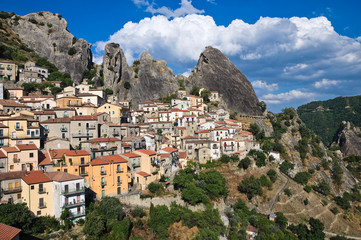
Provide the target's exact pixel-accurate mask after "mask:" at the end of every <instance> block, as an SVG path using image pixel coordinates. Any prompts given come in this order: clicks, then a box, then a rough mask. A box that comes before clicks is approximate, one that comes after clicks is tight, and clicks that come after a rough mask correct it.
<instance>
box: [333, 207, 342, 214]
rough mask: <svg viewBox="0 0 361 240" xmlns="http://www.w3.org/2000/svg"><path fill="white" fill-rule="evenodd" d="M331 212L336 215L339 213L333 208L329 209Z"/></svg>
mask: <svg viewBox="0 0 361 240" xmlns="http://www.w3.org/2000/svg"><path fill="white" fill-rule="evenodd" d="M331 212H332V213H333V214H335V215H337V214H338V213H339V212H340V211H339V210H338V208H337V207H333V208H332V209H331Z"/></svg>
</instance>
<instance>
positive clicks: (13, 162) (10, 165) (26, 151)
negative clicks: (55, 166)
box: [0, 144, 38, 172]
mask: <svg viewBox="0 0 361 240" xmlns="http://www.w3.org/2000/svg"><path fill="white" fill-rule="evenodd" d="M0 151H2V153H3V154H4V155H5V156H6V158H7V166H6V170H7V171H9V172H13V171H32V170H37V169H38V148H37V147H36V145H35V144H29V145H27V144H21V145H16V146H15V147H3V148H1V149H0Z"/></svg>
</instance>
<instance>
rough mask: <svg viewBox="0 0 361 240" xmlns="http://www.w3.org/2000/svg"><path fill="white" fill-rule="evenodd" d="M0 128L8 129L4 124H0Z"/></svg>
mask: <svg viewBox="0 0 361 240" xmlns="http://www.w3.org/2000/svg"><path fill="white" fill-rule="evenodd" d="M0 128H9V127H8V126H6V125H5V124H3V123H0Z"/></svg>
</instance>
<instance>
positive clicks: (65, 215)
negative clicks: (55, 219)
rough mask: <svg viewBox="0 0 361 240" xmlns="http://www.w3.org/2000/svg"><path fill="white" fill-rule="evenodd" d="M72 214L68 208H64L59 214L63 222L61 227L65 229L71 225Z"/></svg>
mask: <svg viewBox="0 0 361 240" xmlns="http://www.w3.org/2000/svg"><path fill="white" fill-rule="evenodd" d="M72 216H73V214H72V213H71V212H70V210H69V209H68V208H64V209H63V211H62V212H61V215H60V220H62V222H63V228H64V229H65V230H66V231H67V230H69V229H71V228H72V227H73V222H72V221H71V218H72Z"/></svg>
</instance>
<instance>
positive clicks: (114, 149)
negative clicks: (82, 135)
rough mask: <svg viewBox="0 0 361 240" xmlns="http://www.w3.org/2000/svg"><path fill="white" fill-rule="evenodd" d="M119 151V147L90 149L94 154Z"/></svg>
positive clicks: (95, 147)
mask: <svg viewBox="0 0 361 240" xmlns="http://www.w3.org/2000/svg"><path fill="white" fill-rule="evenodd" d="M117 149H118V147H117V146H109V147H108V146H94V147H90V150H91V151H92V152H102V151H116V150H117Z"/></svg>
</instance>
